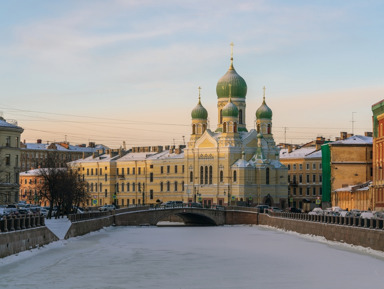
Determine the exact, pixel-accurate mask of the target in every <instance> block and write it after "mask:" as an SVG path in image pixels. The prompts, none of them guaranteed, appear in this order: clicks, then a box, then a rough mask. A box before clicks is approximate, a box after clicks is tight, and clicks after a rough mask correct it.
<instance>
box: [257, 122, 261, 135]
mask: <svg viewBox="0 0 384 289" xmlns="http://www.w3.org/2000/svg"><path fill="white" fill-rule="evenodd" d="M257 133H260V124H259V123H258V124H257Z"/></svg>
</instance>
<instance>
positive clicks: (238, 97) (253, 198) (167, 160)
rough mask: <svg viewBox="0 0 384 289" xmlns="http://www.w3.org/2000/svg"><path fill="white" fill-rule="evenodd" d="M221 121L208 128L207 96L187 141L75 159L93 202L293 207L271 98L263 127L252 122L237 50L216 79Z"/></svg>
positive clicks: (262, 114) (262, 112)
mask: <svg viewBox="0 0 384 289" xmlns="http://www.w3.org/2000/svg"><path fill="white" fill-rule="evenodd" d="M216 94H217V109H218V120H217V128H216V130H214V131H212V130H210V129H209V128H208V111H207V110H206V109H205V108H204V106H203V103H202V101H201V97H200V89H199V99H198V103H197V105H196V107H195V108H193V110H192V112H191V117H192V121H191V134H190V138H189V141H188V143H187V146H186V147H180V148H175V147H165V148H163V147H158V146H151V147H140V148H132V149H131V150H130V151H128V152H124V151H121V150H120V151H116V150H115V151H114V150H109V151H100V152H99V153H97V154H94V155H93V156H90V157H88V158H85V159H80V160H77V161H74V162H71V163H70V165H71V166H73V167H74V168H77V170H78V171H79V172H80V174H82V176H83V179H84V180H86V181H87V183H88V190H89V192H90V195H91V197H92V204H93V205H104V204H111V203H114V204H117V205H119V206H130V205H138V204H156V203H159V202H167V201H183V202H184V203H187V202H200V203H202V204H203V205H204V206H211V205H224V206H227V205H247V206H254V205H257V204H267V205H270V206H278V207H286V205H287V197H288V181H287V168H286V167H285V166H284V165H283V164H282V163H281V162H280V160H279V148H278V147H277V146H276V144H275V141H274V139H273V134H272V110H271V109H270V108H269V107H268V105H267V103H266V101H265V89H264V97H263V102H262V104H261V106H260V107H259V108H258V109H257V111H256V112H255V113H256V128H257V129H256V130H255V129H251V130H248V129H247V125H246V121H245V119H246V95H247V84H246V82H245V80H244V79H243V78H242V77H241V76H240V75H239V74H238V73H237V72H236V70H235V68H234V64H233V53H231V62H230V66H229V69H228V71H227V72H226V73H225V74H224V76H222V77H221V78H220V79H219V81H218V83H217V85H216Z"/></svg>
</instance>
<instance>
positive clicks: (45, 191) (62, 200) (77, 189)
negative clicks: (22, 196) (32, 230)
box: [40, 154, 90, 218]
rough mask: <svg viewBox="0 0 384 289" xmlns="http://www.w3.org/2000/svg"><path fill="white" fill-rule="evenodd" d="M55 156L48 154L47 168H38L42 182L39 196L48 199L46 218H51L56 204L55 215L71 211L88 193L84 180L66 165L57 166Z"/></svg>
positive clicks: (87, 196) (87, 197)
mask: <svg viewBox="0 0 384 289" xmlns="http://www.w3.org/2000/svg"><path fill="white" fill-rule="evenodd" d="M56 163H57V157H56V156H55V155H54V154H52V155H48V158H47V162H46V165H47V168H42V169H40V175H41V176H42V178H43V182H42V184H41V188H40V197H41V198H45V199H46V200H48V201H49V204H50V207H49V212H48V218H51V216H52V211H53V207H54V206H55V205H56V206H57V213H56V214H55V217H56V218H58V217H59V216H63V215H64V214H69V213H71V212H72V210H73V207H74V206H79V205H80V204H81V203H85V202H86V201H87V200H88V199H89V198H90V195H89V193H88V192H86V189H85V188H86V182H85V181H83V180H82V179H81V178H80V176H79V174H78V172H77V171H76V170H74V169H72V168H70V167H68V166H66V167H64V168H63V167H62V168H57V167H56Z"/></svg>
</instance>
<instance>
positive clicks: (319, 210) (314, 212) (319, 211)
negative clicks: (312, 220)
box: [308, 208, 324, 216]
mask: <svg viewBox="0 0 384 289" xmlns="http://www.w3.org/2000/svg"><path fill="white" fill-rule="evenodd" d="M308 215H315V216H318V215H320V216H321V215H324V211H323V209H322V208H314V209H313V210H312V211H310V212H309V213H308Z"/></svg>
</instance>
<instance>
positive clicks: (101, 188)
mask: <svg viewBox="0 0 384 289" xmlns="http://www.w3.org/2000/svg"><path fill="white" fill-rule="evenodd" d="M102 191H103V184H102V183H100V192H102Z"/></svg>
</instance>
